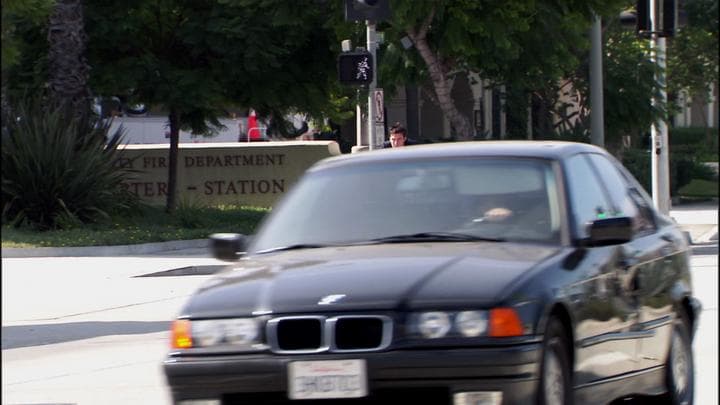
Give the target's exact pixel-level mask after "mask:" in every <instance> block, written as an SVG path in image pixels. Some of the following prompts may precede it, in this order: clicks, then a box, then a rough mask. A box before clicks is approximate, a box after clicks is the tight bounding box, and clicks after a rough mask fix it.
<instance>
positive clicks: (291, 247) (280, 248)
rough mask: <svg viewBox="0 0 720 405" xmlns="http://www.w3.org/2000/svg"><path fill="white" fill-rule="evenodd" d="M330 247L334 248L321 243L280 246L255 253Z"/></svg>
mask: <svg viewBox="0 0 720 405" xmlns="http://www.w3.org/2000/svg"><path fill="white" fill-rule="evenodd" d="M328 246H334V245H324V244H320V243H298V244H295V245H288V246H278V247H274V248H270V249H265V250H260V251H257V252H255V253H258V254H260V253H271V252H283V251H287V250H298V249H318V248H323V247H328Z"/></svg>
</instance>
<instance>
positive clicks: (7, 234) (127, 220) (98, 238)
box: [2, 206, 268, 248]
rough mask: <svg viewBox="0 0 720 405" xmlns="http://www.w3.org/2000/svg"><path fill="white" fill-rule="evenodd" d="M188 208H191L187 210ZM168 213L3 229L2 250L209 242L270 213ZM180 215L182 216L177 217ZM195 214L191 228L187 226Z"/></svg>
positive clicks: (143, 210) (155, 210)
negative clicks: (69, 225) (40, 228)
mask: <svg viewBox="0 0 720 405" xmlns="http://www.w3.org/2000/svg"><path fill="white" fill-rule="evenodd" d="M185 208H187V207H185ZM183 209H184V208H183V207H180V208H178V210H177V211H176V214H172V215H171V214H168V213H167V212H165V210H163V209H162V208H160V207H151V206H139V207H137V208H136V209H133V210H131V211H128V212H125V213H123V214H122V215H112V217H111V218H110V219H106V220H102V221H100V222H97V223H92V224H85V225H83V226H78V227H75V228H70V229H53V230H47V231H44V232H38V231H36V230H34V229H30V228H28V227H20V228H15V227H11V226H3V229H2V247H3V248H6V247H16V248H17V247H20V248H30V247H64V246H112V245H130V244H137V243H149V242H165V241H174V240H191V239H205V238H207V237H208V236H209V235H210V234H213V233H218V232H238V233H242V234H246V235H249V234H252V233H254V232H255V229H256V228H257V226H258V223H259V222H260V221H261V220H262V219H263V218H264V217H265V215H266V214H267V212H268V209H267V208H261V207H238V206H220V207H200V206H196V207H194V208H193V209H192V213H190V212H189V211H186V212H184V213H182V212H183ZM177 213H181V214H180V215H177ZM185 214H187V215H190V214H192V216H193V218H192V224H190V225H191V226H186V225H187V224H186V223H184V220H185V219H183V218H184V216H185Z"/></svg>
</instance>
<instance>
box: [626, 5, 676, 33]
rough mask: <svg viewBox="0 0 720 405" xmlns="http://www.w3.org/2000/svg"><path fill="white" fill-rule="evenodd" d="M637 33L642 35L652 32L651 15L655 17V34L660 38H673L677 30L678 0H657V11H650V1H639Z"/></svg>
mask: <svg viewBox="0 0 720 405" xmlns="http://www.w3.org/2000/svg"><path fill="white" fill-rule="evenodd" d="M635 9H636V11H637V31H638V32H639V33H641V34H645V33H648V32H649V31H650V28H651V27H650V14H651V13H653V14H654V15H655V27H653V28H654V32H655V33H657V34H658V36H660V37H672V36H673V35H674V34H675V29H676V28H677V18H678V9H677V1H676V0H656V1H655V10H650V0H638V1H637V2H636V3H635Z"/></svg>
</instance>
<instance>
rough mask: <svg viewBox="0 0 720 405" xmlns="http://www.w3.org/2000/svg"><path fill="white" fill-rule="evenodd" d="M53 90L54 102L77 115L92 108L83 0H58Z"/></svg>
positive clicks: (53, 21)
mask: <svg viewBox="0 0 720 405" xmlns="http://www.w3.org/2000/svg"><path fill="white" fill-rule="evenodd" d="M48 42H49V51H48V56H49V90H50V96H51V98H52V99H53V101H54V102H56V103H58V104H65V105H66V106H67V107H68V108H70V109H71V111H73V112H74V113H75V114H78V115H82V114H85V113H87V112H88V111H89V110H90V90H89V88H88V77H89V71H90V67H89V66H88V64H87V62H86V59H85V56H84V53H85V48H86V44H87V36H86V35H85V28H84V21H83V6H82V2H81V0H58V1H57V2H56V3H55V6H54V7H53V11H52V13H51V14H50V20H49V24H48Z"/></svg>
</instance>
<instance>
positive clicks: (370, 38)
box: [365, 20, 382, 150]
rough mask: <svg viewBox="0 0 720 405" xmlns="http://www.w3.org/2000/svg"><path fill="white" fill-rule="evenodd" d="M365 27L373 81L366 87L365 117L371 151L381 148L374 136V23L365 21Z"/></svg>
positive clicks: (375, 70) (375, 85)
mask: <svg viewBox="0 0 720 405" xmlns="http://www.w3.org/2000/svg"><path fill="white" fill-rule="evenodd" d="M365 25H366V26H367V48H368V52H370V54H371V55H372V63H373V66H372V71H373V79H372V82H370V84H369V85H368V117H367V134H368V137H367V139H368V149H369V150H373V149H377V148H379V147H382V142H381V143H380V144H379V145H378V142H377V139H376V134H375V114H376V113H377V112H376V111H375V106H374V104H375V103H374V100H373V92H374V90H375V88H376V87H377V76H378V75H377V57H376V54H377V52H376V50H377V49H376V48H377V38H376V36H375V22H373V21H370V20H366V21H365Z"/></svg>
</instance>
